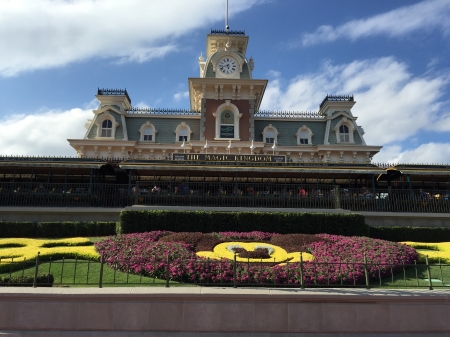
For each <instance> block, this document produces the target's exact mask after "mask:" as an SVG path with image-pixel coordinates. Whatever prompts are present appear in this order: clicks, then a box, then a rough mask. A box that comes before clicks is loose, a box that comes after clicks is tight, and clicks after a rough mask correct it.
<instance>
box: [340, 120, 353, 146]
mask: <svg viewBox="0 0 450 337" xmlns="http://www.w3.org/2000/svg"><path fill="white" fill-rule="evenodd" d="M339 142H341V143H349V142H350V132H349V130H348V126H347V125H344V124H343V125H341V126H340V127H339Z"/></svg>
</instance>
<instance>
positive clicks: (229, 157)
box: [172, 153, 286, 163]
mask: <svg viewBox="0 0 450 337" xmlns="http://www.w3.org/2000/svg"><path fill="white" fill-rule="evenodd" d="M172 160H176V161H206V162H246V163H248V162H253V163H285V162H286V156H271V155H265V154H264V155H261V154H205V153H199V154H188V153H172Z"/></svg>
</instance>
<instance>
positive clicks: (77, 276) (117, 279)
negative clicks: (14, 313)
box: [0, 259, 189, 287]
mask: <svg viewBox="0 0 450 337" xmlns="http://www.w3.org/2000/svg"><path fill="white" fill-rule="evenodd" d="M19 268H20V270H17V269H19ZM12 269H16V271H11V272H7V273H3V274H0V276H9V275H10V274H11V275H12V276H22V275H34V273H35V265H34V264H33V263H29V264H26V265H24V264H23V263H18V264H17V265H15V266H14V267H13V268H12ZM38 271H39V273H40V274H47V273H50V274H53V276H54V278H55V281H54V286H70V287H95V286H98V285H99V278H100V263H99V262H97V261H91V262H89V261H86V260H77V261H76V260H75V259H65V260H64V262H63V260H57V261H53V262H51V263H50V262H49V261H45V262H42V263H41V264H40V265H39V268H38ZM102 285H103V287H109V286H113V287H114V286H116V287H117V286H120V287H126V286H146V287H149V286H165V285H166V280H163V279H156V278H151V277H145V276H142V277H141V276H139V275H134V274H127V273H123V272H120V271H116V270H114V269H113V268H110V267H109V266H107V265H106V264H104V265H103V284H102ZM177 285H183V284H181V283H179V282H172V281H171V282H170V286H177ZM183 286H186V285H183ZM187 286H189V284H188V285H187Z"/></svg>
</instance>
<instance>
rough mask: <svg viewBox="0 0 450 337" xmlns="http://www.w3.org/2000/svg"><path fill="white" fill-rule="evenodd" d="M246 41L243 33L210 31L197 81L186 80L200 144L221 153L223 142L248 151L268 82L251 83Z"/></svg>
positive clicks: (251, 73)
mask: <svg viewBox="0 0 450 337" xmlns="http://www.w3.org/2000/svg"><path fill="white" fill-rule="evenodd" d="M248 40H249V38H248V36H246V35H245V32H243V31H230V30H228V29H226V30H211V34H209V35H208V36H207V38H206V59H205V58H204V57H203V56H200V58H199V61H198V63H199V67H200V77H198V78H189V79H188V81H189V95H190V104H191V109H192V110H195V111H199V112H200V114H201V120H200V141H201V142H206V141H207V142H208V144H209V146H210V147H212V148H214V146H215V145H216V146H217V149H219V148H221V150H220V151H223V148H224V147H223V144H222V143H225V142H230V141H231V142H233V143H235V146H236V147H237V148H242V149H244V148H245V149H246V150H247V149H248V148H249V146H250V143H251V141H255V140H256V139H255V121H254V113H255V111H258V109H259V105H260V103H261V99H262V97H263V94H264V91H265V89H266V86H267V82H268V81H267V80H263V79H253V69H254V66H255V64H254V61H253V58H250V59H248V58H247V55H246V52H247V45H248ZM231 142H230V144H231ZM261 145H262V144H261ZM246 150H245V151H246ZM245 151H243V152H245ZM211 152H212V151H211ZM233 152H240V151H233Z"/></svg>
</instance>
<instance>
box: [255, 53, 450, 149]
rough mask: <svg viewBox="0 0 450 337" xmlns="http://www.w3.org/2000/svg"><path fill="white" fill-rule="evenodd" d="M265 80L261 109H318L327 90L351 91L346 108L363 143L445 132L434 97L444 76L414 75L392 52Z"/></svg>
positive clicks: (447, 125) (449, 120) (449, 121)
mask: <svg viewBox="0 0 450 337" xmlns="http://www.w3.org/2000/svg"><path fill="white" fill-rule="evenodd" d="M283 83H284V82H283V80H282V79H280V78H277V79H275V80H274V81H272V82H270V83H269V85H268V88H267V90H266V93H265V96H264V99H263V102H262V105H261V109H280V110H297V111H306V110H308V111H309V110H314V111H317V110H318V106H319V104H320V102H321V101H322V99H323V98H324V97H325V96H326V94H327V93H329V94H354V95H355V100H356V102H357V103H356V105H355V106H354V108H353V109H352V111H353V114H354V115H355V116H357V117H358V124H359V125H361V126H362V127H364V128H365V131H366V134H365V135H364V138H365V140H366V142H367V144H369V145H387V144H390V143H393V142H398V141H402V140H405V139H407V138H409V137H412V136H414V135H416V134H417V133H418V131H419V130H421V129H422V130H423V129H431V130H438V131H441V132H450V112H447V113H446V112H445V110H444V109H448V108H446V107H447V105H445V104H443V102H440V101H439V99H440V98H441V97H442V95H443V93H444V92H445V90H446V89H447V88H448V84H449V83H450V78H449V77H448V76H446V75H445V74H443V75H441V76H438V77H435V78H428V77H414V76H413V75H412V74H411V73H410V72H408V68H407V65H406V64H404V63H401V62H399V61H397V60H396V59H394V58H392V57H386V58H378V59H371V60H362V61H354V62H352V63H349V64H343V65H333V64H331V63H329V62H326V63H324V65H323V66H322V69H319V71H318V72H317V73H309V74H305V75H301V76H298V77H296V78H294V79H292V80H291V81H290V82H289V83H288V84H287V85H286V86H285V85H283Z"/></svg>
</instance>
